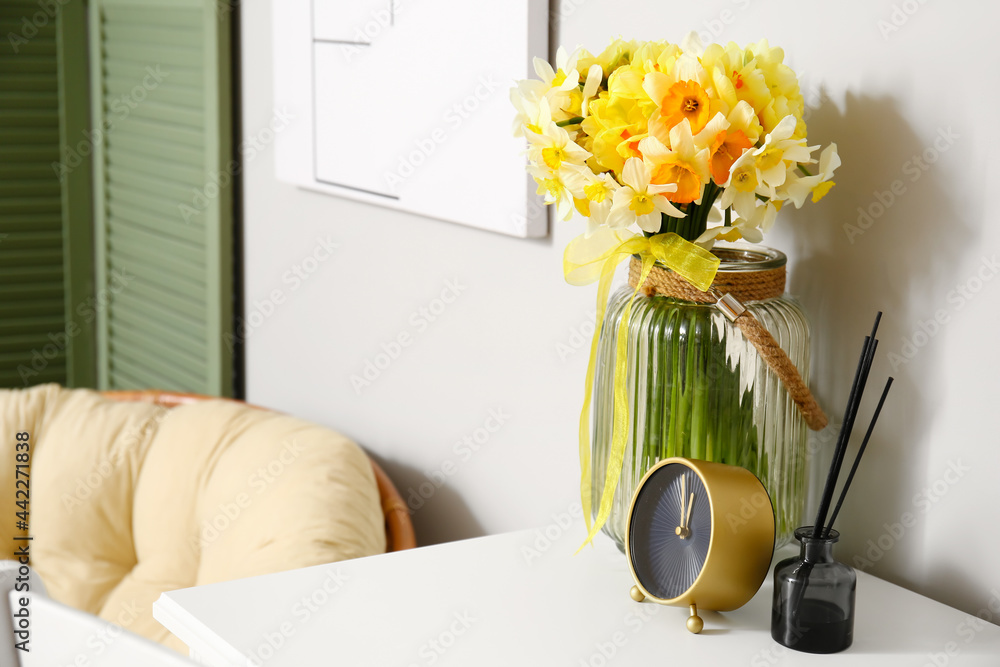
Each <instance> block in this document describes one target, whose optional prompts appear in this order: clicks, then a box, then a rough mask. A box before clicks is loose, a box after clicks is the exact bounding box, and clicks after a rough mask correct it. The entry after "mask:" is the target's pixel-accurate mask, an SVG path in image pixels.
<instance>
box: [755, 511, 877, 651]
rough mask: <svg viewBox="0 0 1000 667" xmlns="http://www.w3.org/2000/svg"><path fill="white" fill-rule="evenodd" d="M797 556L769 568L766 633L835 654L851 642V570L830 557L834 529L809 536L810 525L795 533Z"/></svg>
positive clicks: (783, 641)
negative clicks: (770, 589) (770, 592)
mask: <svg viewBox="0 0 1000 667" xmlns="http://www.w3.org/2000/svg"><path fill="white" fill-rule="evenodd" d="M795 538H796V539H797V540H799V542H801V544H802V546H801V548H800V551H799V556H798V557H797V558H788V559H786V560H783V561H781V562H780V563H778V564H777V565H775V566H774V603H773V606H772V608H771V637H772V638H774V641H776V642H778V643H779V644H781V645H782V646H787V647H788V648H790V649H794V650H796V651H802V652H804V653H836V652H838V651H843V650H844V649H846V648H847V647H849V646H850V645H851V643H852V642H853V641H854V594H855V590H856V588H857V579H858V578H857V574H855V572H854V568H852V567H850V566H848V565H844V564H843V563H840V562H838V561H836V560H834V558H833V545H834V543H835V542H836V541H837V540H838V539H839V538H840V533H838V532H837V531H835V530H831V531H829V533H828V534H824V535H822V536H821V537H818V538H814V537H813V527H812V526H806V527H804V528H799V529H798V530H796V531H795Z"/></svg>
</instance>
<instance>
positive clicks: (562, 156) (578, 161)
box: [525, 121, 590, 171]
mask: <svg viewBox="0 0 1000 667" xmlns="http://www.w3.org/2000/svg"><path fill="white" fill-rule="evenodd" d="M525 136H527V137H528V158H529V159H530V160H531V161H532V162H534V163H535V164H536V165H538V166H543V165H544V166H546V167H548V168H549V169H551V170H553V171H558V170H559V169H561V168H562V166H563V164H564V163H568V164H573V165H579V166H581V167H582V166H584V163H585V162H586V161H587V158H589V157H590V153H589V152H588V151H586V150H584V149H583V148H581V147H580V146H579V145H578V144H577V143H576V142H574V141H573V138H572V137H571V136H570V134H569V132H567V131H566V129H565V128H562V127H559V126H558V125H556V124H555V123H553V122H551V121H550V122H549V123H548V124H547V125H546V126H545V127H543V128H542V132H541V134H539V133H536V132H533V131H532V130H530V129H527V130H526V133H525Z"/></svg>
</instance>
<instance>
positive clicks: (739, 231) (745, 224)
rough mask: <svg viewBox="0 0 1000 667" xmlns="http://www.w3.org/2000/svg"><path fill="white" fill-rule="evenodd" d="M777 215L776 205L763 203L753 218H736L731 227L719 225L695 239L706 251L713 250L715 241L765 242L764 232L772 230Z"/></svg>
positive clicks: (755, 210) (756, 209) (755, 211)
mask: <svg viewBox="0 0 1000 667" xmlns="http://www.w3.org/2000/svg"><path fill="white" fill-rule="evenodd" d="M777 215H778V209H777V207H776V206H775V205H774V204H772V203H770V202H767V203H762V204H761V205H760V206H757V207H756V208H755V209H754V212H753V216H751V217H749V218H736V219H735V220H733V221H732V225H731V226H729V227H725V226H722V225H719V226H718V227H711V228H709V229H706V230H705V231H704V232H703V233H702V235H701V236H699V237H698V238H697V239H695V243H696V244H697V245H700V246H701V247H703V248H705V249H706V250H711V248H712V246H713V245H714V244H715V241H716V240H719V239H721V240H723V241H739V240H740V239H743V240H745V241H749V242H750V243H760V242H761V241H763V240H764V232H766V231H767V230H769V229H770V228H771V226H772V225H773V224H774V220H775V218H776V217H777Z"/></svg>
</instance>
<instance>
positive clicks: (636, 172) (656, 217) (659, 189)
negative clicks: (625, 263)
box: [607, 158, 684, 234]
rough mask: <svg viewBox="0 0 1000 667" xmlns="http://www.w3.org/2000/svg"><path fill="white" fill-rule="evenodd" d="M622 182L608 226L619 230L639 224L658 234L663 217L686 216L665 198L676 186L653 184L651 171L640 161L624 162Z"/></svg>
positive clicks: (632, 159) (615, 196)
mask: <svg viewBox="0 0 1000 667" xmlns="http://www.w3.org/2000/svg"><path fill="white" fill-rule="evenodd" d="M622 181H623V182H622V187H620V188H618V189H617V190H616V191H615V195H614V200H613V201H612V204H611V212H610V213H609V214H608V223H607V224H608V227H611V228H612V229H618V228H624V227H630V226H632V225H634V224H637V225H639V228H640V229H642V230H643V231H646V232H649V233H650V234H655V233H657V232H659V231H660V216H661V214H664V213H666V214H667V215H669V216H673V217H675V218H683V217H684V213H683V212H681V211H680V210H678V209H676V208H674V206H673V205H671V203H670V202H669V201H667V198H666V196H665V195H666V194H668V193H670V192H672V191H674V190H675V189H676V188H677V186H676V185H675V184H673V183H669V184H663V185H657V184H653V183H650V182H649V171H648V170H647V169H646V165H644V164H643V162H642V160H640V159H639V158H630V159H628V160H627V161H626V162H625V168H624V169H623V170H622Z"/></svg>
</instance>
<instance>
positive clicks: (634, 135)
mask: <svg viewBox="0 0 1000 667" xmlns="http://www.w3.org/2000/svg"><path fill="white" fill-rule="evenodd" d="M581 128H582V130H583V132H584V134H587V135H588V136H591V137H593V138H594V141H593V144H592V147H591V152H592V153H593V154H594V158H595V159H596V160H597V163H598V164H599V165H600V166H601V167H602V168H603V169H609V170H611V171H613V172H615V173H616V174H620V173H621V172H622V168H623V167H624V166H625V160H627V159H628V158H630V157H641V153H639V141H640V140H641V139H643V138H644V137H645V136H646V118H645V116H644V115H643V113H642V109H640V108H639V106H638V105H637V104H636V103H635V101H634V100H630V99H625V98H617V99H609V98H602V99H598V100H594V101H593V102H591V103H590V115H588V116H587V117H586V118H585V119H584V120H583V123H582V125H581Z"/></svg>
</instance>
